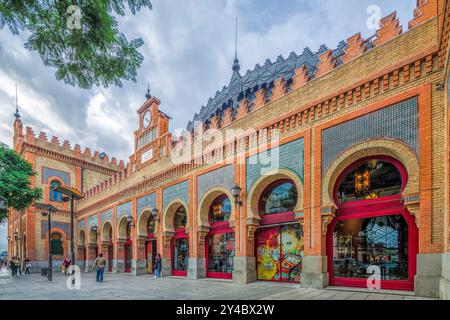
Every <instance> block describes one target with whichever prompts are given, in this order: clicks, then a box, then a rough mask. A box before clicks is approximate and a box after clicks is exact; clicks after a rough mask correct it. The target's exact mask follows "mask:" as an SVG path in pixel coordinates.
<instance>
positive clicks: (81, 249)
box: [75, 246, 86, 271]
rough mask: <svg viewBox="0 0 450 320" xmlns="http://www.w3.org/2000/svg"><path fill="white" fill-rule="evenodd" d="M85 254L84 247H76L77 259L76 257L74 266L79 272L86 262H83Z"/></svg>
mask: <svg viewBox="0 0 450 320" xmlns="http://www.w3.org/2000/svg"><path fill="white" fill-rule="evenodd" d="M85 252H86V247H85V246H78V247H77V257H76V262H75V263H76V264H77V265H78V267H79V268H80V270H82V271H84V265H85V263H86V261H85V260H84V253H85Z"/></svg>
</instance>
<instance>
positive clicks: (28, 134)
mask: <svg viewBox="0 0 450 320" xmlns="http://www.w3.org/2000/svg"><path fill="white" fill-rule="evenodd" d="M23 144H24V145H25V146H26V147H27V148H31V149H34V150H35V152H36V153H39V154H42V155H44V156H46V157H50V158H55V159H58V160H63V161H65V162H67V163H72V164H74V165H77V166H81V167H87V168H91V169H93V170H96V171H99V172H102V173H105V174H108V175H111V174H113V173H114V172H117V171H120V170H122V168H123V167H124V163H123V161H121V163H119V164H117V160H116V159H115V158H113V160H111V161H110V160H109V157H108V155H106V154H105V153H104V152H99V151H97V150H95V151H94V153H93V154H92V152H91V149H90V148H85V150H84V152H83V151H82V149H81V146H80V145H79V144H75V145H74V147H73V148H72V147H71V143H70V142H69V141H68V140H64V142H62V143H61V142H60V138H59V137H57V136H52V138H48V136H47V133H45V132H40V133H39V134H38V135H36V134H35V133H34V131H33V129H32V128H31V127H26V128H25V137H24V140H23Z"/></svg>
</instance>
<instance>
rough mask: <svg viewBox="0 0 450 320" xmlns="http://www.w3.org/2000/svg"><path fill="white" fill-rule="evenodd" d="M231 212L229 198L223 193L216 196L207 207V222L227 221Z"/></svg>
mask: <svg viewBox="0 0 450 320" xmlns="http://www.w3.org/2000/svg"><path fill="white" fill-rule="evenodd" d="M230 214H231V202H230V199H229V198H228V197H227V196H226V195H225V194H223V195H221V196H219V197H217V198H216V199H215V200H214V201H213V203H212V204H211V207H210V208H209V222H210V223H215V222H224V221H228V219H229V218H230Z"/></svg>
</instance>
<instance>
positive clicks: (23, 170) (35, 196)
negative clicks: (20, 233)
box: [0, 143, 42, 223]
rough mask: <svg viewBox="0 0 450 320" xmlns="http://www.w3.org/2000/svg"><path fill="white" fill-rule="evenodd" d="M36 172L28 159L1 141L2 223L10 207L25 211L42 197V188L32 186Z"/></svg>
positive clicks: (0, 211)
mask: <svg viewBox="0 0 450 320" xmlns="http://www.w3.org/2000/svg"><path fill="white" fill-rule="evenodd" d="M35 174H36V173H35V172H34V171H33V168H32V166H31V164H30V163H29V162H28V161H26V160H25V159H22V158H21V157H20V156H19V155H18V154H17V152H15V151H14V150H12V149H9V148H8V147H7V146H6V145H4V144H1V143H0V223H4V222H5V221H6V218H7V216H8V209H14V210H16V211H24V210H25V209H26V208H28V207H29V206H30V205H31V204H32V203H33V201H35V200H40V199H41V198H42V190H41V189H40V188H32V187H31V186H30V182H31V177H33V176H34V175H35Z"/></svg>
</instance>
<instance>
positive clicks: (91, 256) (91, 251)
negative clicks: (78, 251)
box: [85, 244, 97, 272]
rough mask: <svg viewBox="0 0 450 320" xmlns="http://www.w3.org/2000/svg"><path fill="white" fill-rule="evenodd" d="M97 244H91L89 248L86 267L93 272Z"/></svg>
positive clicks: (86, 270)
mask: <svg viewBox="0 0 450 320" xmlns="http://www.w3.org/2000/svg"><path fill="white" fill-rule="evenodd" d="M96 249H97V245H96V244H90V245H88V248H87V261H86V269H85V272H92V266H93V265H94V261H95V258H97V257H96V252H95V251H96Z"/></svg>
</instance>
